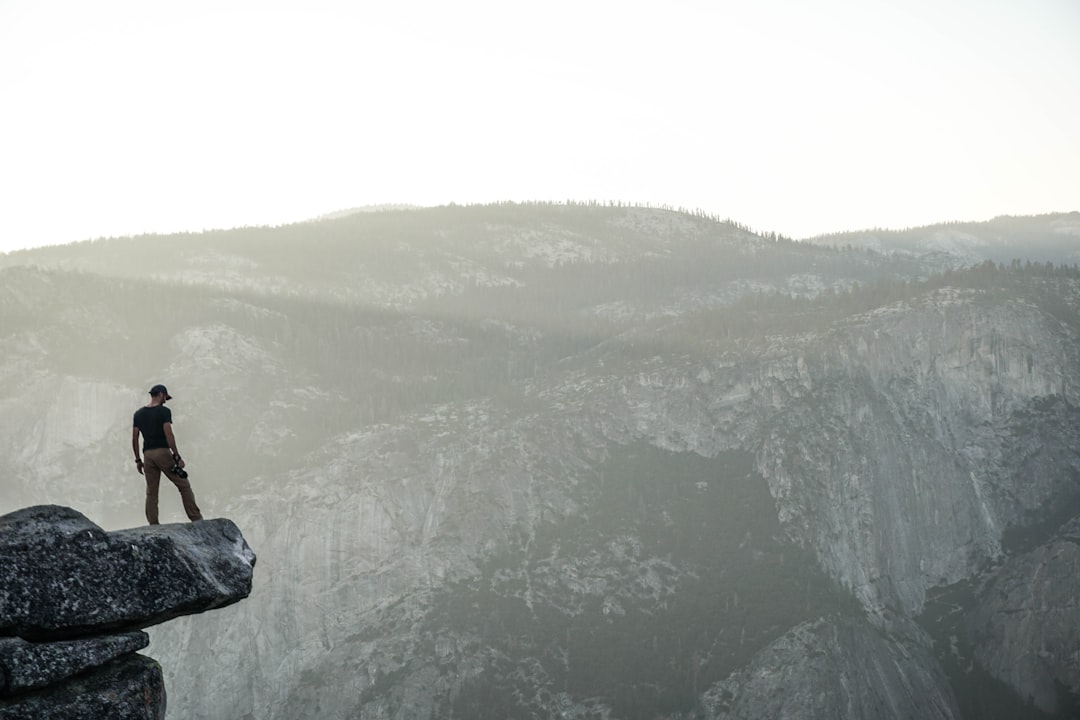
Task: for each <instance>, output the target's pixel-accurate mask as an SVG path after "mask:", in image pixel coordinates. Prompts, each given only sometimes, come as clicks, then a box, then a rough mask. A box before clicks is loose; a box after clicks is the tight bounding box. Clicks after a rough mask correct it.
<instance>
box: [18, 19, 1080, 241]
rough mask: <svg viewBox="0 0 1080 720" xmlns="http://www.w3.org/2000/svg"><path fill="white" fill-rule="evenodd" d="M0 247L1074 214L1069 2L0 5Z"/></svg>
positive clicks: (1075, 63) (1076, 43)
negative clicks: (643, 214)
mask: <svg viewBox="0 0 1080 720" xmlns="http://www.w3.org/2000/svg"><path fill="white" fill-rule="evenodd" d="M0 97H2V98H3V108H4V109H3V112H2V113H0V207H2V210H0V251H10V250H13V249H17V248H20V247H29V246H35V245H42V244H51V243H66V242H72V241H77V240H83V239H88V238H94V237H100V236H113V235H129V234H138V233H143V232H172V231H179V230H193V231H197V230H202V229H210V228H223V227H234V226H242V225H267V224H269V225H276V224H281V223H287V222H292V221H297V220H303V219H307V218H311V217H315V216H319V215H322V214H325V213H329V212H333V211H336V210H340V209H345V208H352V207H358V206H365V205H377V204H415V205H441V204H446V203H450V202H456V203H462V204H464V203H483V202H491V201H499V200H514V201H525V200H553V201H559V200H566V199H573V200H600V201H607V200H618V201H623V202H628V203H651V204H657V205H659V204H663V205H670V206H675V207H686V208H689V209H702V210H705V211H707V212H709V213H713V214H717V215H719V216H722V217H730V218H732V219H734V220H737V221H739V222H741V223H744V224H746V225H749V226H750V227H752V228H755V229H758V230H765V231H776V232H780V233H783V234H786V235H789V236H791V237H805V236H809V235H814V234H819V233H825V232H830V231H838V230H848V229H859V228H865V227H871V226H884V227H906V226H914V225H921V224H928V223H933V222H938V221H945V220H984V219H989V218H990V217H993V216H995V215H999V214H1030V213H1042V212H1051V211H1067V210H1076V209H1080V202H1078V200H1080V171H1078V168H1080V133H1077V132H1076V122H1077V121H1076V118H1078V117H1080V3H1077V2H1076V1H1075V0H1029V1H1027V2H1016V1H1015V0H946V1H942V0H904V1H902V2H900V1H897V2H889V1H884V0H858V1H855V0H852V1H850V2H846V1H843V0H827V1H824V2H816V3H806V2H795V1H787V0H768V1H764V2H754V3H748V2H728V1H721V2H685V1H679V0H675V1H674V2H668V3H636V2H608V1H606V0H605V1H603V2H563V1H562V0H557V1H556V2H545V3H530V4H523V3H507V2H494V1H492V2H477V1H475V0H462V1H461V2H454V3H444V2H418V1H415V0H413V1H408V0H406V1H404V2H395V3H370V2H344V1H342V2H332V1H330V0H304V2H299V1H294V2H267V1H266V0H259V1H258V2H248V1H243V2H240V1H237V2H228V3H222V2H202V1H197V2H188V3H181V4H175V3H146V2H115V1H112V0H106V1H104V2H97V3H85V2H72V1H61V0H58V1H56V2H48V3H42V2H30V1H29V0H0Z"/></svg>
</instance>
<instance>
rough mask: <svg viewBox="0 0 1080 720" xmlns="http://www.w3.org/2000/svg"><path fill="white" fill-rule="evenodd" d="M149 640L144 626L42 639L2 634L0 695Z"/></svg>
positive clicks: (107, 658) (50, 680)
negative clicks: (88, 635)
mask: <svg viewBox="0 0 1080 720" xmlns="http://www.w3.org/2000/svg"><path fill="white" fill-rule="evenodd" d="M149 644H150V637H149V636H148V635H147V634H146V633H144V632H142V631H141V630H137V631H135V632H129V633H123V634H120V635H105V636H102V637H94V638H80V639H78V640H60V641H57V642H43V643H32V642H27V641H26V640H23V639H22V638H0V697H3V696H6V695H11V694H14V693H18V692H23V691H26V690H32V689H35V688H41V687H45V686H47V685H51V684H52V683H54V682H57V681H60V680H63V679H65V678H68V677H71V676H72V675H77V674H78V673H81V672H83V671H84V670H87V669H89V668H93V667H97V666H99V665H104V664H105V663H107V662H110V661H111V660H115V659H116V658H118V657H121V656H123V655H127V654H128V653H133V652H135V651H136V650H142V649H143V648H144V647H146V646H147V645H149Z"/></svg>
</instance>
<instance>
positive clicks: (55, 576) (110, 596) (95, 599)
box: [0, 506, 255, 640]
mask: <svg viewBox="0 0 1080 720" xmlns="http://www.w3.org/2000/svg"><path fill="white" fill-rule="evenodd" d="M254 566H255V554H254V553H253V552H252V551H251V548H249V547H248V546H247V543H245V542H244V538H243V536H242V535H241V534H240V530H239V529H238V528H237V527H236V525H235V524H233V523H232V522H231V521H230V520H224V519H219V520H207V521H202V522H198V523H190V524H184V525H157V526H150V527H142V528H134V529H131V530H121V531H117V532H112V533H106V532H105V531H103V530H102V529H101V528H99V527H98V526H97V525H95V524H94V523H92V522H90V521H89V520H87V519H86V518H85V517H84V516H83V515H82V514H81V513H78V512H76V511H75V510H71V509H70V508H63V507H57V506H38V507H32V508H26V509H24V510H19V511H16V512H13V513H10V514H8V515H5V516H3V517H0V587H3V588H4V590H3V593H2V595H0V634H3V635H18V636H20V637H23V638H26V639H35V640H44V639H56V638H64V637H72V636H79V635H89V634H101V633H102V632H109V631H113V630H119V629H125V628H127V629H130V628H144V627H148V626H150V625H156V624H157V623H160V622H164V621H166V620H171V619H172V618H175V617H179V616H180V615H188V614H191V613H200V612H205V611H206V610H212V609H214V608H218V607H223V606H226V605H230V604H232V603H235V602H237V601H239V600H242V599H243V598H245V597H247V596H248V595H249V594H250V593H251V574H252V570H253V568H254Z"/></svg>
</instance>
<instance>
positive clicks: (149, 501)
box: [143, 458, 161, 525]
mask: <svg viewBox="0 0 1080 720" xmlns="http://www.w3.org/2000/svg"><path fill="white" fill-rule="evenodd" d="M143 475H144V476H146V522H147V523H149V524H150V525H157V524H158V485H160V484H161V469H160V468H159V467H158V466H157V465H155V464H154V463H153V462H151V461H150V459H149V458H147V459H146V462H145V463H144V464H143Z"/></svg>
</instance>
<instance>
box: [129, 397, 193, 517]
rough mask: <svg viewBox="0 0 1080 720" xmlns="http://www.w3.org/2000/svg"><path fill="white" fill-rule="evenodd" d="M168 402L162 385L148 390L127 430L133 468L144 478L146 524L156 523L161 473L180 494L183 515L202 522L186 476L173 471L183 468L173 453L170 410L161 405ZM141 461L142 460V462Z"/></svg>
mask: <svg viewBox="0 0 1080 720" xmlns="http://www.w3.org/2000/svg"><path fill="white" fill-rule="evenodd" d="M167 400H172V395H170V394H169V391H168V390H166V389H165V386H164V385H155V386H154V387H152V388H150V402H149V403H148V404H147V405H146V406H145V407H141V408H139V409H138V410H136V411H135V421H134V427H133V428H132V429H131V449H132V450H133V451H134V452H135V468H136V469H137V470H138V471H139V474H140V475H145V477H146V521H147V522H148V523H150V524H151V525H157V524H158V485H159V483H160V482H161V473H165V477H167V478H169V480H171V481H172V483H173V485H175V486H176V488H177V489H178V490H179V491H180V498H181V500H183V502H184V512H185V513H187V516H188V519H189V520H191V521H192V522H194V521H196V520H202V519H203V518H202V513H201V512H200V511H199V506H198V505H196V504H195V493H194V492H192V491H191V483H190V482H188V480H187V473H186V472H185V473H182V474H181V473H180V472H177V471H178V470H180V471H182V470H183V468H184V459H183V458H182V457H180V453H179V452H177V450H176V438H175V437H173V431H172V410H170V409H169V408H167V407H165V402H166V401H167ZM139 433H142V438H143V449H142V457H139ZM143 458H146V460H145V462H144V460H143Z"/></svg>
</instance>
